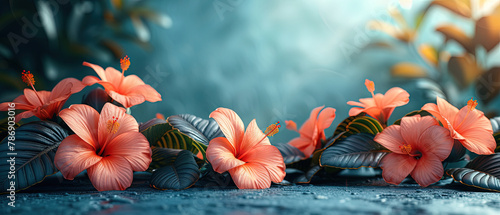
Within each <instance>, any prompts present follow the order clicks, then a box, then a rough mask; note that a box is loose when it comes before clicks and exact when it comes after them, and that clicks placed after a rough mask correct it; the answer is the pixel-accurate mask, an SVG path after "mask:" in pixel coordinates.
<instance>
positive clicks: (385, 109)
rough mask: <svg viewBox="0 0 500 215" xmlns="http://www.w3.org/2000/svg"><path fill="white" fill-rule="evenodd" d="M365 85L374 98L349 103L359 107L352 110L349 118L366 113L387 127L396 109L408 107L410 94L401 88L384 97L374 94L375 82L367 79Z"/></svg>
mask: <svg viewBox="0 0 500 215" xmlns="http://www.w3.org/2000/svg"><path fill="white" fill-rule="evenodd" d="M365 85H366V88H367V89H368V91H370V93H371V94H372V98H363V99H359V102H355V101H348V102H347V104H348V105H354V106H359V107H353V108H351V110H349V116H356V115H358V114H360V113H361V112H365V113H366V114H368V115H370V116H371V117H373V118H375V119H377V120H378V121H379V122H380V124H382V125H383V126H385V125H387V120H389V117H390V116H391V114H392V111H394V108H396V107H399V106H403V105H406V104H408V102H409V101H410V94H408V92H406V91H405V90H403V89H401V88H399V87H393V88H391V89H389V90H388V91H387V92H386V93H385V95H382V94H380V93H377V94H373V92H374V91H375V84H374V83H373V81H370V80H368V79H366V80H365Z"/></svg>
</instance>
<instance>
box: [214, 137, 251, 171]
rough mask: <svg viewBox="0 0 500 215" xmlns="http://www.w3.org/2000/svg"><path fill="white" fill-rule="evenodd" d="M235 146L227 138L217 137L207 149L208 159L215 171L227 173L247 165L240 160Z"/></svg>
mask: <svg viewBox="0 0 500 215" xmlns="http://www.w3.org/2000/svg"><path fill="white" fill-rule="evenodd" d="M235 155H236V151H235V149H234V147H233V145H232V144H231V143H230V142H229V141H228V140H227V139H226V138H225V137H217V138H214V139H212V140H211V141H210V143H209V144H208V148H207V159H208V162H210V164H212V167H213V169H214V171H216V172H218V173H223V172H226V171H228V170H230V169H232V168H235V167H237V166H240V165H243V164H245V162H243V161H241V160H238V159H237V158H236V157H235Z"/></svg>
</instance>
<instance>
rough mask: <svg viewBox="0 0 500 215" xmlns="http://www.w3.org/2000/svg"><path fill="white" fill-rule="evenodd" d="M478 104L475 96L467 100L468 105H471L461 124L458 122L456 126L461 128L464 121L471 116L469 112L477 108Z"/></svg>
mask: <svg viewBox="0 0 500 215" xmlns="http://www.w3.org/2000/svg"><path fill="white" fill-rule="evenodd" d="M476 106H477V100H473V98H470V100H469V101H467V107H469V110H467V114H465V117H464V119H463V120H462V122H460V124H458V126H457V127H456V128H459V127H460V126H461V125H462V124H463V123H464V121H465V119H467V117H468V116H469V113H470V112H471V111H473V110H475V109H476Z"/></svg>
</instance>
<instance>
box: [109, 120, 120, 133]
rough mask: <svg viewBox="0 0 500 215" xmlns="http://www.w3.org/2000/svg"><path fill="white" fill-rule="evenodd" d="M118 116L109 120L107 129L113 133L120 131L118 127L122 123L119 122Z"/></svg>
mask: <svg viewBox="0 0 500 215" xmlns="http://www.w3.org/2000/svg"><path fill="white" fill-rule="evenodd" d="M117 121H118V117H114V116H113V118H112V119H110V120H108V122H107V129H108V132H109V133H111V134H114V133H116V132H117V131H118V128H119V127H120V123H118V122H117Z"/></svg>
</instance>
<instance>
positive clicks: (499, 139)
mask: <svg viewBox="0 0 500 215" xmlns="http://www.w3.org/2000/svg"><path fill="white" fill-rule="evenodd" d="M493 137H494V138H495V141H496V142H497V147H496V148H495V153H496V152H500V132H497V133H495V134H493Z"/></svg>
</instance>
